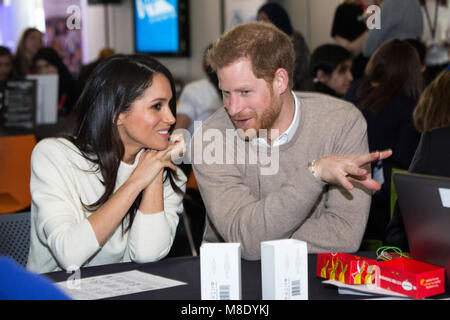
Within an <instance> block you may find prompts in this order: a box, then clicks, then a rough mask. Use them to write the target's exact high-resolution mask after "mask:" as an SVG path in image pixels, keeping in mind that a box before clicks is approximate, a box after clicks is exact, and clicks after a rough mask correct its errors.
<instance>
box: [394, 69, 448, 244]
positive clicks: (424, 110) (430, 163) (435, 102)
mask: <svg viewBox="0 0 450 320" xmlns="http://www.w3.org/2000/svg"><path fill="white" fill-rule="evenodd" d="M449 102H450V67H447V70H444V71H442V72H441V73H440V74H439V75H438V76H437V77H436V79H435V80H434V81H433V82H432V83H431V84H429V85H428V86H427V87H426V89H425V90H424V92H423V93H422V95H421V96H420V100H419V103H418V104H417V107H416V108H415V109H414V125H415V126H416V128H417V130H419V132H421V133H422V136H421V138H420V142H419V145H418V147H417V150H416V152H415V154H414V157H413V159H412V160H411V165H410V167H409V169H408V171H409V172H412V173H419V174H428V175H434V176H441V177H450V103H449ZM385 244H386V245H389V246H396V247H399V248H400V249H402V250H403V251H406V252H409V244H408V239H407V237H406V232H405V227H404V225H403V219H402V214H401V212H400V207H399V206H398V204H395V209H394V213H393V215H392V219H391V220H390V221H389V224H388V226H387V228H386V239H385Z"/></svg>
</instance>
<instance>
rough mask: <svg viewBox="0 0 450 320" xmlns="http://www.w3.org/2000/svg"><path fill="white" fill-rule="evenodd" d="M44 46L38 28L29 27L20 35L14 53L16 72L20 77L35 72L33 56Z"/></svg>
mask: <svg viewBox="0 0 450 320" xmlns="http://www.w3.org/2000/svg"><path fill="white" fill-rule="evenodd" d="M41 47H42V33H41V32H40V31H39V30H38V29H36V28H28V29H26V30H25V31H24V32H23V33H22V36H21V37H20V40H19V44H18V46H17V49H16V52H15V54H14V62H13V65H14V72H15V73H16V75H17V76H18V77H21V78H23V77H25V76H26V75H27V74H30V73H34V70H33V57H34V55H35V54H36V52H37V51H38V50H39V49H40V48H41Z"/></svg>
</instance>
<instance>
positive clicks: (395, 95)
mask: <svg viewBox="0 0 450 320" xmlns="http://www.w3.org/2000/svg"><path fill="white" fill-rule="evenodd" d="M421 70H422V65H421V63H420V59H419V55H418V53H417V52H416V50H415V49H414V48H413V47H412V46H411V45H410V44H409V43H408V42H406V41H403V40H398V39H395V40H391V41H388V42H386V43H385V44H383V45H382V46H381V47H380V48H378V49H377V50H376V51H375V53H374V54H373V56H372V57H371V58H370V60H369V62H368V64H367V67H366V70H365V73H364V77H363V78H362V79H360V80H358V81H355V82H354V83H353V84H352V86H351V87H350V89H349V90H348V92H347V93H346V94H345V96H344V98H345V99H346V100H348V101H350V102H353V103H354V104H355V105H356V106H357V107H358V108H359V109H360V110H361V111H362V113H363V115H364V117H365V119H366V121H367V134H368V139H369V148H370V149H372V150H384V149H383V148H390V149H392V151H393V155H392V157H390V158H388V159H386V160H383V161H382V162H378V163H377V164H375V165H374V166H373V167H372V176H373V178H374V179H375V180H377V181H378V182H379V183H380V184H381V185H382V187H381V190H380V191H377V192H376V193H375V194H374V195H373V197H372V203H371V211H370V215H369V222H368V225H367V229H366V235H365V238H370V239H377V240H383V239H384V232H385V228H386V225H387V223H388V222H389V219H390V185H391V171H392V169H393V168H398V169H404V170H406V169H408V167H409V165H410V163H411V159H412V157H413V155H414V152H415V150H416V148H417V144H418V143H419V139H420V134H419V132H418V131H417V130H416V129H415V128H414V125H413V121H412V114H413V111H414V108H415V106H416V104H417V101H418V99H419V97H420V94H421V93H422V90H423V75H422V72H421Z"/></svg>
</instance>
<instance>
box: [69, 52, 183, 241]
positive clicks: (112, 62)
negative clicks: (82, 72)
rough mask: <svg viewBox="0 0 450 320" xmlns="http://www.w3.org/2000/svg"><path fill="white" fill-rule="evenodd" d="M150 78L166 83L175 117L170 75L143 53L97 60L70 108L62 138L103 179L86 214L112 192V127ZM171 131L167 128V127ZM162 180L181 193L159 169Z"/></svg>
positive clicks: (117, 145)
mask: <svg viewBox="0 0 450 320" xmlns="http://www.w3.org/2000/svg"><path fill="white" fill-rule="evenodd" d="M155 74H162V75H164V76H165V77H166V78H167V80H168V81H169V82H170V87H171V90H172V98H171V100H170V101H169V106H170V110H171V111H172V113H173V115H174V116H175V115H176V93H175V81H174V79H173V77H172V74H171V73H170V71H169V70H168V69H167V68H166V67H165V66H163V65H162V64H161V63H160V62H158V61H157V60H156V59H154V58H152V57H150V56H148V55H143V54H136V55H121V54H120V55H115V56H112V57H110V58H107V59H106V60H105V61H104V62H102V63H101V64H100V65H99V66H98V67H97V68H96V69H95V70H94V71H93V73H92V74H91V75H90V76H89V78H88V80H87V84H86V86H85V88H84V90H83V92H82V93H81V96H80V98H79V100H78V102H77V104H76V106H75V116H76V119H77V120H76V126H75V131H74V135H73V136H72V137H67V138H68V139H69V140H70V141H71V142H72V143H74V144H75V145H76V146H77V147H78V149H79V150H80V151H81V153H82V155H83V156H84V158H86V159H87V160H89V161H91V162H93V163H95V164H96V165H97V168H96V170H98V171H100V173H101V175H102V178H103V181H102V183H103V185H104V186H105V192H104V193H103V195H102V196H101V197H100V199H98V200H97V201H96V202H95V203H92V204H87V205H86V204H83V205H84V207H85V208H86V209H87V210H90V211H95V210H96V209H98V208H99V207H100V206H102V205H103V204H104V203H105V202H106V201H107V200H108V199H109V197H110V196H111V195H112V194H113V191H114V188H115V186H116V178H117V171H118V169H119V166H120V162H121V160H122V158H123V155H124V152H125V147H124V145H123V143H122V141H121V138H120V135H119V131H118V129H117V121H118V118H119V115H120V114H121V113H124V112H127V111H129V110H130V108H131V106H132V104H133V102H134V101H136V100H137V99H139V98H140V97H141V96H142V95H143V94H144V92H145V90H146V89H147V88H148V87H150V86H151V85H152V81H153V77H154V75H155ZM171 130H173V126H172V128H171ZM165 171H166V179H167V178H168V179H170V183H171V185H172V187H173V189H174V190H175V192H177V193H181V190H180V189H179V188H178V186H177V185H176V184H175V182H174V180H173V179H174V177H175V178H177V177H176V174H175V173H174V172H172V171H171V170H169V169H165ZM141 199H142V192H141V194H140V195H139V196H138V197H137V198H136V200H135V201H134V203H133V204H132V205H131V207H130V209H129V210H128V213H127V215H128V216H129V218H130V219H129V223H128V225H127V226H126V227H124V221H125V217H126V216H125V217H124V219H123V220H122V231H123V233H126V232H127V231H128V230H129V229H130V228H131V225H132V223H133V220H134V216H135V214H136V210H137V209H138V208H139V204H140V202H141Z"/></svg>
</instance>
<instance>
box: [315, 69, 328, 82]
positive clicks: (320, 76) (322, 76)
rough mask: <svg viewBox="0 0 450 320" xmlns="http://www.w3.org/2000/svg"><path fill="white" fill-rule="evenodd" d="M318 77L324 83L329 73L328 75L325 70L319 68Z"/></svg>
mask: <svg viewBox="0 0 450 320" xmlns="http://www.w3.org/2000/svg"><path fill="white" fill-rule="evenodd" d="M316 78H317V79H318V80H319V81H320V82H322V83H324V82H325V81H326V80H327V79H328V75H327V74H326V73H325V72H323V70H322V69H319V70H317V72H316Z"/></svg>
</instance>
